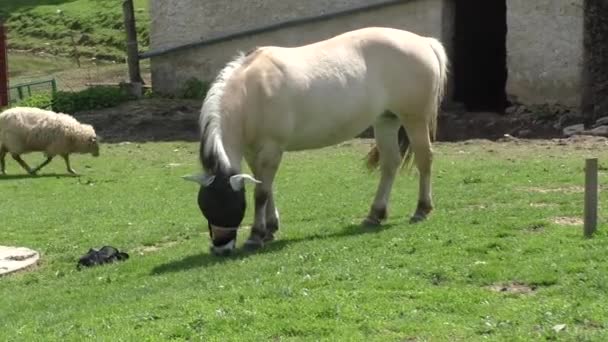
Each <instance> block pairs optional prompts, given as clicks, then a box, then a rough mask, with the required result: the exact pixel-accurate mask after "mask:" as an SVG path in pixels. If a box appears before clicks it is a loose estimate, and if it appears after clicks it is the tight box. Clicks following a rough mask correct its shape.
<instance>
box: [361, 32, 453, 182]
mask: <svg viewBox="0 0 608 342" xmlns="http://www.w3.org/2000/svg"><path fill="white" fill-rule="evenodd" d="M427 39H428V41H429V45H430V46H431V49H433V52H434V53H435V56H436V57H437V62H438V64H439V77H438V78H437V80H436V84H435V89H434V94H433V95H434V96H433V102H432V108H431V117H430V119H429V133H430V138H431V140H435V138H436V135H437V116H438V114H439V108H440V106H441V102H442V101H443V97H444V96H445V88H446V85H447V81H448V71H449V60H448V56H447V53H446V52H445V48H444V47H443V45H442V44H441V42H440V41H439V40H437V39H435V38H432V37H428V38H427ZM398 142H399V152H400V153H401V158H402V160H403V163H402V164H401V166H402V167H404V168H405V167H406V166H411V161H412V154H413V151H412V150H411V149H410V148H409V147H410V141H409V139H408V136H407V133H406V131H405V129H404V127H403V126H401V127H399V140H398ZM379 164H380V151H379V150H378V147H377V146H376V145H374V146H373V147H372V149H371V150H370V151H369V152H368V153H367V168H368V169H370V170H374V169H376V168H377V167H378V165H379Z"/></svg>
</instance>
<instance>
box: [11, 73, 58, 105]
mask: <svg viewBox="0 0 608 342" xmlns="http://www.w3.org/2000/svg"><path fill="white" fill-rule="evenodd" d="M56 91H57V81H55V79H54V78H53V79H50V80H45V81H36V82H27V83H21V84H17V85H14V86H10V87H9V89H8V97H9V102H10V103H16V102H20V101H22V100H25V99H26V98H28V97H30V96H32V95H34V94H43V93H48V94H54V93H55V92H56Z"/></svg>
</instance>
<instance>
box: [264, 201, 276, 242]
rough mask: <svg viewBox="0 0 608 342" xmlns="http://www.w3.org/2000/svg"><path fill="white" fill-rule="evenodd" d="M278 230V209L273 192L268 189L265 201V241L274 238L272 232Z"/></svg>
mask: <svg viewBox="0 0 608 342" xmlns="http://www.w3.org/2000/svg"><path fill="white" fill-rule="evenodd" d="M278 230H279V210H278V209H277V207H276V205H275V202H274V193H273V191H270V193H269V196H268V201H267V202H266V237H265V238H264V241H265V242H268V241H272V240H274V234H275V233H276V232H277V231H278Z"/></svg>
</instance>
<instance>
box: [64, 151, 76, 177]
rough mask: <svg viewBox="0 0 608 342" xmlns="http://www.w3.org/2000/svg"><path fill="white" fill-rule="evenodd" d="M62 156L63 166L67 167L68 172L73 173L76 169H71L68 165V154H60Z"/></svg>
mask: <svg viewBox="0 0 608 342" xmlns="http://www.w3.org/2000/svg"><path fill="white" fill-rule="evenodd" d="M61 156H62V157H63V159H64V160H65V166H66V168H67V169H68V172H69V173H71V174H73V175H75V174H76V171H74V169H72V167H71V166H70V155H69V154H62V155H61Z"/></svg>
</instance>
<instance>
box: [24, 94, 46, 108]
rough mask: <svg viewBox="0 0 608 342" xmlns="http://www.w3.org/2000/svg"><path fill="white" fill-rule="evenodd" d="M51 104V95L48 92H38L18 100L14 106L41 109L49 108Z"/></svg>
mask: <svg viewBox="0 0 608 342" xmlns="http://www.w3.org/2000/svg"><path fill="white" fill-rule="evenodd" d="M52 104H53V96H52V94H50V93H38V94H33V95H32V96H30V97H28V98H26V99H24V100H22V101H19V102H18V103H16V104H15V106H20V107H35V108H41V109H51V106H52Z"/></svg>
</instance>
